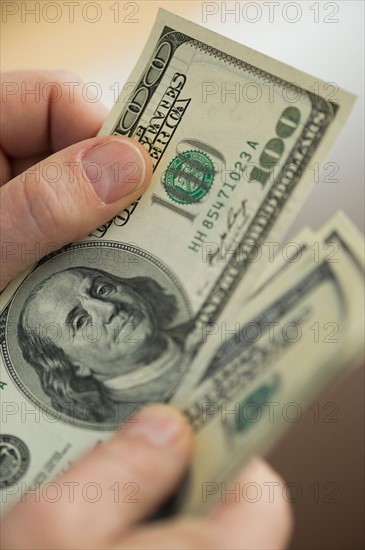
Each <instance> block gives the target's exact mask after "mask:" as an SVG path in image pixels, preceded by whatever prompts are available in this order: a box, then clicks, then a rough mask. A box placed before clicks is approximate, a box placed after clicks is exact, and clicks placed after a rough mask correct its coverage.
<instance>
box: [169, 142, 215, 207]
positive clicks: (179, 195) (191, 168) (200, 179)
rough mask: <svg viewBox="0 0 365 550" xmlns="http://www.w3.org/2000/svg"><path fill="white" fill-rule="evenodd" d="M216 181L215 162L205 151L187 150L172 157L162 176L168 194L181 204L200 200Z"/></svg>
mask: <svg viewBox="0 0 365 550" xmlns="http://www.w3.org/2000/svg"><path fill="white" fill-rule="evenodd" d="M213 181H214V164H213V161H212V160H211V158H210V157H209V156H208V155H207V154H206V153H204V152H203V151H199V150H193V151H185V152H184V153H182V154H179V155H177V156H176V157H174V158H173V159H172V161H171V162H170V164H169V165H168V167H167V169H166V171H165V173H164V174H163V176H162V183H163V186H164V188H165V191H166V193H167V194H168V196H169V197H170V198H171V199H172V200H173V201H174V202H177V203H179V204H192V203H195V202H199V201H200V200H202V199H203V197H205V196H206V195H207V193H209V190H210V188H211V187H212V184H213Z"/></svg>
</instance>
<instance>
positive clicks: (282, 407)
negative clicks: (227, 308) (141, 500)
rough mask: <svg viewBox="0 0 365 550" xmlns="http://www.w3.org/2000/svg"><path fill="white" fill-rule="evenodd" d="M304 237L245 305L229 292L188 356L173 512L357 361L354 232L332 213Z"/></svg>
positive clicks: (196, 499)
mask: <svg viewBox="0 0 365 550" xmlns="http://www.w3.org/2000/svg"><path fill="white" fill-rule="evenodd" d="M302 236H303V235H302ZM306 236H309V233H308V232H307V233H306ZM312 238H313V240H312V243H311V242H310V241H308V242H307V243H306V244H304V246H303V248H302V250H305V248H306V247H307V252H309V253H307V254H305V253H304V254H303V255H302V256H301V258H300V259H299V260H298V262H297V263H288V264H286V265H285V266H284V265H282V266H281V269H280V268H279V270H278V272H277V276H273V277H271V279H270V280H269V281H268V282H267V284H266V285H265V286H264V287H263V288H261V291H260V293H259V294H255V296H254V297H253V298H252V300H250V301H249V302H246V303H245V306H246V307H245V308H240V302H239V298H238V299H237V302H236V304H235V307H236V315H235V316H233V317H229V319H228V318H227V319H225V321H224V320H223V321H222V322H221V323H220V324H218V325H216V328H217V329H218V330H217V331H214V332H211V333H210V336H209V338H210V340H211V342H210V343H209V345H208V346H205V350H204V356H201V357H198V358H197V362H198V363H199V362H201V361H203V362H204V363H205V365H206V368H205V370H204V373H203V374H202V375H201V378H200V379H199V381H198V382H196V383H195V387H194V390H191V391H190V399H189V402H188V403H187V404H185V406H184V410H185V412H186V414H187V416H188V418H189V419H190V421H191V423H192V425H193V426H194V427H195V430H196V434H197V435H196V452H195V455H194V459H193V464H192V467H191V469H190V472H189V475H188V477H187V479H186V480H185V484H184V486H183V488H182V490H181V493H180V494H179V495H178V498H177V499H176V501H175V502H174V504H175V508H174V511H175V512H180V513H184V514H188V513H190V514H191V513H199V512H200V513H201V512H202V511H206V510H208V509H209V508H210V507H212V506H213V505H214V504H215V502H216V500H218V499H219V498H220V497H221V496H222V490H223V493H224V492H225V491H226V489H228V488H229V482H230V481H231V478H232V476H233V475H234V474H235V473H236V471H237V468H238V467H239V466H241V465H242V463H243V462H244V461H246V460H248V459H249V458H250V457H251V456H252V455H253V454H258V453H264V452H266V451H267V450H268V449H269V448H270V447H271V446H272V445H273V444H274V443H275V442H277V441H278V439H279V438H280V437H281V435H282V433H283V431H284V430H285V429H288V428H289V427H290V426H293V424H295V422H296V421H298V419H299V418H300V416H301V415H302V412H303V410H305V407H306V406H308V404H309V403H310V402H311V400H313V398H314V397H315V396H316V395H318V394H319V393H320V391H321V390H323V388H324V387H325V386H326V385H327V384H328V383H329V382H330V381H332V380H334V379H336V378H338V377H339V376H341V374H343V373H344V372H348V371H349V370H350V369H351V368H352V367H353V366H357V365H359V364H362V361H363V360H364V333H365V332H364V329H365V323H364V306H363V304H364V299H365V293H364V269H365V256H364V238H363V236H362V235H360V233H359V232H358V230H357V229H355V227H354V226H353V225H352V224H351V223H350V222H349V220H348V219H346V217H345V216H344V215H343V214H340V213H339V214H337V215H336V216H334V218H333V219H331V220H330V221H329V222H328V223H327V224H326V225H325V226H324V227H323V228H322V229H321V231H320V232H318V233H317V234H313V236H312ZM297 240H298V241H300V239H299V238H298V239H297ZM313 244H314V245H315V246H311V245H313ZM317 245H318V246H317ZM313 253H314V254H313ZM237 320H241V321H240V322H238V323H237ZM232 324H233V325H234V326H235V327H236V329H235V331H233V330H231V326H232ZM237 325H238V326H237ZM228 327H229V329H230V330H228V331H227V328H228ZM223 331H224V334H222V332H223ZM232 333H233V334H232ZM209 347H210V348H211V349H213V351H212V352H210V353H209V351H208V349H209ZM208 357H209V359H208ZM207 359H208V361H207ZM192 367H193V368H194V365H192ZM212 449H214V453H212Z"/></svg>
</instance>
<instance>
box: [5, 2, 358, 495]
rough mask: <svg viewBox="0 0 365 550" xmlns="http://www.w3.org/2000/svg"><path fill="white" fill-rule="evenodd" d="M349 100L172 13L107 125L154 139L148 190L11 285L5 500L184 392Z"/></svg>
mask: <svg viewBox="0 0 365 550" xmlns="http://www.w3.org/2000/svg"><path fill="white" fill-rule="evenodd" d="M131 88H132V92H131V91H130V90H131ZM231 89H237V90H239V92H240V93H239V94H238V96H237V94H236V93H235V94H233V95H232V94H230V93H229V90H231ZM311 89H312V90H315V92H314V91H312V90H311ZM254 92H255V95H253V93H254ZM353 101H354V97H353V96H351V94H349V93H347V92H345V91H343V90H339V91H338V93H337V97H336V102H333V101H329V100H327V99H326V83H324V82H322V81H319V80H318V79H317V78H314V77H311V76H309V75H306V74H304V73H302V72H300V71H298V70H296V69H293V68H291V67H288V66H287V65H283V64H281V63H279V62H278V61H275V60H273V59H271V58H269V57H267V56H264V55H262V54H260V53H258V52H255V51H253V50H250V49H248V48H246V47H244V46H242V45H240V44H238V43H235V42H232V41H230V40H228V39H227V38H224V37H222V36H219V35H218V34H216V33H212V32H210V31H208V30H207V29H205V28H203V27H199V26H197V25H195V24H193V23H191V22H189V21H186V20H185V19H182V18H180V17H177V16H175V15H172V14H170V13H168V12H166V11H164V10H160V12H159V15H158V18H157V21H156V23H155V26H154V28H153V30H152V32H151V35H150V37H149V39H148V41H147V44H146V46H145V49H144V50H143V53H142V55H141V57H140V59H139V61H138V63H137V65H136V67H135V69H134V70H133V72H132V74H131V76H130V80H129V82H128V83H127V85H126V86H125V87H124V91H123V92H122V94H121V96H120V98H119V99H118V101H117V103H116V105H115V106H114V108H113V110H112V111H111V113H110V115H109V117H108V118H107V120H106V122H105V124H104V126H103V128H102V130H101V134H111V135H124V136H129V137H131V138H133V139H135V140H137V141H139V142H140V143H141V144H142V145H143V146H144V147H146V148H147V150H148V151H149V153H150V156H151V158H152V161H153V164H154V175H153V180H152V183H151V185H150V187H149V189H148V191H147V192H146V193H145V194H144V195H143V197H141V199H140V200H139V201H137V202H136V203H134V204H133V205H132V206H131V207H130V208H128V209H127V210H125V211H123V212H121V213H120V215H118V216H117V217H116V218H114V219H113V220H110V222H109V223H107V224H105V225H104V226H103V227H100V228H98V229H97V230H95V232H93V233H92V234H91V235H89V236H88V237H87V238H85V239H83V240H81V241H79V242H77V243H73V244H71V245H69V246H67V247H64V248H63V249H62V250H60V251H58V252H56V253H53V254H51V255H49V256H47V257H46V258H44V259H42V260H41V261H40V262H38V264H37V265H35V266H34V267H33V268H32V269H30V270H29V271H28V272H27V273H26V274H24V275H23V276H22V277H20V278H18V279H17V280H15V281H13V282H12V284H10V285H9V286H8V287H7V289H6V290H5V291H4V292H3V294H2V296H1V314H0V327H1V329H0V344H1V379H0V381H1V388H2V389H1V396H2V418H3V432H4V434H3V436H2V439H1V449H2V452H3V454H4V456H5V457H6V459H5V460H4V461H3V462H2V464H3V465H4V467H2V468H3V469H2V470H1V488H2V492H3V494H4V495H5V497H4V498H5V500H6V502H8V501H11V500H14V499H16V498H18V497H19V494H20V493H21V492H22V491H23V490H26V489H27V488H28V487H33V486H35V485H36V484H37V483H41V482H44V481H46V480H48V479H49V478H50V477H52V476H54V475H55V474H57V473H58V472H60V471H62V470H64V469H66V468H68V466H69V465H70V464H71V463H72V462H73V461H74V460H75V459H76V458H77V457H78V456H79V454H80V453H81V452H83V451H85V450H86V449H89V448H90V447H91V446H92V445H94V444H96V443H97V442H98V441H101V440H103V439H104V438H106V437H108V436H109V434H110V433H111V432H112V431H113V430H114V429H115V428H116V427H117V426H118V425H120V424H121V423H122V422H125V421H128V420H129V419H130V417H131V416H132V415H133V414H134V413H135V412H136V410H137V409H138V408H139V407H140V406H141V405H143V404H145V403H148V402H151V401H156V402H161V401H163V402H169V401H171V400H173V399H174V397H175V396H176V395H178V392H179V391H180V390H181V389H182V388H184V385H185V381H186V380H187V376H188V375H189V371H190V364H191V362H192V360H193V358H194V356H195V355H196V353H197V352H198V351H199V349H200V347H201V344H202V342H201V341H200V340H201V327H202V326H203V324H204V323H207V322H214V321H215V319H217V318H218V317H219V316H220V315H221V313H222V312H223V311H224V310H225V309H226V308H227V305H228V304H229V302H230V300H231V297H232V294H233V292H234V289H235V288H236V287H237V286H238V285H239V283H240V281H244V284H243V287H242V288H243V294H244V295H245V296H248V294H249V289H250V285H251V284H252V282H253V281H254V280H255V277H256V276H255V272H257V271H258V270H259V271H260V272H261V271H262V266H261V267H258V263H257V262H256V263H254V262H252V261H251V259H252V253H253V252H254V251H256V250H259V249H260V247H261V248H262V247H263V246H264V244H265V240H267V239H271V240H274V239H275V240H279V239H280V235H282V234H283V231H284V230H285V228H286V227H287V225H288V224H289V223H290V220H291V219H292V218H293V216H294V215H295V212H296V210H297V209H298V208H299V206H300V204H301V202H302V201H303V198H304V197H305V196H306V194H307V193H308V191H309V189H310V186H311V183H312V181H311V177H310V170H309V168H310V165H311V163H312V162H319V163H321V162H322V160H323V159H324V158H325V155H326V154H327V152H328V150H329V148H330V146H331V145H332V143H333V141H334V139H335V137H336V135H337V134H338V132H339V130H340V128H341V127H342V125H343V124H344V122H345V120H346V117H347V116H348V114H349V112H350V109H351V106H352V103H353ZM81 287H82V288H83V291H85V289H86V292H87V294H88V297H89V301H90V304H91V305H93V306H95V307H90V311H86V310H85V309H84V308H83V307H81V306H80V292H81ZM105 308H112V309H113V311H114V312H115V315H114V321H113V323H111V324H107V323H105V322H104V320H103V312H104V310H105ZM91 310H92V312H91ZM151 335H153V336H151ZM75 357H77V361H76V360H75V359H74V358H75ZM116 365H118V369H117V371H116Z"/></svg>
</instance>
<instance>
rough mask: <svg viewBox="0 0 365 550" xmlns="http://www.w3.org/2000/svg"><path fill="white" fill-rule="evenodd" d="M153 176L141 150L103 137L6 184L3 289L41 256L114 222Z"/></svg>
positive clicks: (1, 196)
mask: <svg viewBox="0 0 365 550" xmlns="http://www.w3.org/2000/svg"><path fill="white" fill-rule="evenodd" d="M151 174H152V165H151V159H150V157H149V155H148V153H147V152H146V150H145V149H144V148H143V147H142V146H140V145H139V144H138V143H137V142H136V141H134V140H131V139H129V138H126V137H118V136H106V137H98V138H93V139H89V140H85V141H83V142H81V143H77V144H75V145H71V146H70V147H68V148H66V149H63V150H62V151H59V152H58V153H55V154H54V155H52V156H50V157H48V158H47V159H46V160H44V161H42V162H40V163H38V164H36V165H35V166H33V167H32V168H30V169H29V170H26V171H25V172H23V173H22V174H20V175H19V176H17V177H16V178H14V179H12V180H11V181H9V182H8V183H7V184H6V185H4V186H3V187H2V188H1V189H0V202H1V204H0V209H1V221H0V231H1V239H2V250H1V258H2V261H3V262H4V263H3V265H2V269H1V288H4V286H5V285H6V284H7V283H8V282H9V281H10V280H11V279H12V278H13V277H15V276H16V275H17V274H19V273H21V272H22V271H23V270H24V269H26V268H27V267H29V266H30V265H32V264H33V263H34V262H35V261H37V260H38V259H39V258H40V257H41V256H42V255H44V253H45V252H47V253H48V252H50V251H51V250H52V249H57V248H60V247H61V246H63V245H64V244H66V243H69V242H71V241H75V240H77V239H80V238H81V237H84V236H85V235H87V234H88V233H90V232H91V231H93V230H94V229H96V228H97V227H99V226H100V225H102V224H104V223H106V222H107V221H109V220H110V219H112V218H113V217H114V216H115V215H116V214H118V212H120V211H122V210H123V209H124V208H126V207H127V206H128V205H129V204H131V202H133V201H134V200H136V199H137V198H138V197H139V196H140V195H142V193H143V191H144V190H145V188H146V186H147V184H148V182H149V181H150V178H151ZM24 251H32V253H26V254H25V253H24Z"/></svg>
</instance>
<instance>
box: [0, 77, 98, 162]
mask: <svg viewBox="0 0 365 550" xmlns="http://www.w3.org/2000/svg"><path fill="white" fill-rule="evenodd" d="M90 88H91V87H90ZM83 92H84V85H83V83H82V81H81V80H80V79H79V78H78V77H76V76H75V75H73V74H71V73H68V72H62V71H12V72H8V73H4V74H2V75H1V102H2V116H1V119H0V145H1V148H2V150H3V152H4V153H5V154H6V155H8V156H10V157H13V158H22V157H31V156H33V155H41V154H44V153H48V152H55V151H58V150H60V149H63V148H65V147H68V146H69V145H72V144H73V143H77V142H78V141H82V140H84V139H87V138H90V137H93V136H95V135H96V134H97V132H98V131H99V129H100V126H101V125H102V123H103V121H104V119H105V116H106V113H107V110H106V108H105V107H104V106H103V105H102V104H101V103H100V101H97V102H94V101H93V99H92V98H91V97H86V96H85V93H83ZM84 96H85V97H84Z"/></svg>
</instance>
